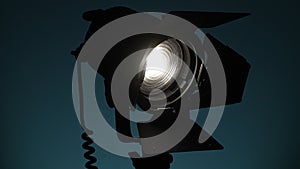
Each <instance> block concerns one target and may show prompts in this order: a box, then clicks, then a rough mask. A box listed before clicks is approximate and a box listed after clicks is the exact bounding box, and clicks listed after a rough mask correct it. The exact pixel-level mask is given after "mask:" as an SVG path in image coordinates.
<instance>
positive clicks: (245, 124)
mask: <svg viewBox="0 0 300 169" xmlns="http://www.w3.org/2000/svg"><path fill="white" fill-rule="evenodd" d="M0 4H1V5H0V8H1V10H0V14H1V15H0V17H1V26H0V30H1V31H0V35H1V36H0V37H1V39H0V40H1V41H0V43H1V47H0V51H1V66H0V73H1V83H0V87H1V88H0V91H1V97H0V99H1V106H0V110H1V111H0V113H1V115H0V131H1V139H0V157H1V158H0V168H1V169H82V168H84V163H85V160H84V158H83V153H84V150H82V148H81V143H82V140H81V138H80V135H81V132H82V130H81V127H80V125H79V123H78V120H77V118H76V115H75V112H74V109H73V103H72V92H71V83H72V81H71V80H72V73H73V67H74V63H75V59H74V58H73V57H72V56H71V55H70V54H69V52H70V51H71V50H73V49H74V48H76V47H77V46H78V45H79V44H80V42H81V41H82V40H83V37H84V34H85V31H86V29H87V27H88V22H85V21H83V20H82V19H81V14H82V13H83V12H84V11H87V10H91V9H97V8H102V9H106V8H109V7H112V6H116V5H118V6H119V5H124V6H127V7H130V8H133V9H136V10H139V11H161V12H168V11H170V10H197V11H200V10H203V11H219V12H220V11H224V12H250V13H251V14H252V15H251V16H248V17H246V18H244V19H241V20H238V21H235V22H231V23H228V24H224V25H222V26H219V27H216V28H214V29H206V30H204V31H205V32H209V33H211V34H212V35H214V36H215V37H216V38H218V39H219V40H221V41H222V42H223V43H225V44H227V45H229V46H230V47H232V48H233V49H234V50H236V51H237V52H239V53H240V54H241V55H243V56H244V57H245V58H246V59H247V60H248V61H249V62H250V63H251V65H252V68H251V71H250V74H249V78H248V82H247V86H246V89H245V93H244V100H243V102H242V103H241V104H237V105H233V106H229V107H227V108H226V110H225V114H224V116H223V119H222V121H221V123H220V125H219V127H218V128H217V130H216V132H215V133H214V137H215V138H217V140H219V141H220V142H221V143H222V144H223V145H224V146H225V149H224V150H222V151H211V152H190V153H181V154H176V155H174V162H173V163H172V169H182V168H185V169H196V168H203V169H242V168H243V169H283V168H285V169H298V168H300V162H299V157H300V153H299V151H300V138H299V124H298V123H297V122H298V121H299V117H300V115H299V113H300V112H299V109H298V108H299V94H300V92H299V86H300V84H299V74H298V73H299V70H298V68H299V61H300V59H299V52H298V50H299V41H298V38H299V32H298V31H299V28H300V24H299V18H298V16H299V14H298V10H299V5H300V4H298V3H297V1H296V0H295V1H291V0H286V1H271V0H269V1H261V0H247V1H245V0H243V1H236V0H227V1H225V0H219V1H216V0H206V1H204V0H203V1H201V0H198V1H196V0H180V1H179V0H173V1H162V0H151V1H146V0H72V1H71V0H70V1H66V0H60V1H54V0H23V1H17V0H10V1H1V3H0ZM96 155H97V157H98V163H97V164H98V166H99V167H100V169H111V168H133V167H132V165H131V161H130V160H129V159H126V158H123V157H118V156H115V155H112V154H110V153H108V152H106V151H104V150H102V149H101V148H99V147H97V153H96ZM297 160H298V161H297Z"/></svg>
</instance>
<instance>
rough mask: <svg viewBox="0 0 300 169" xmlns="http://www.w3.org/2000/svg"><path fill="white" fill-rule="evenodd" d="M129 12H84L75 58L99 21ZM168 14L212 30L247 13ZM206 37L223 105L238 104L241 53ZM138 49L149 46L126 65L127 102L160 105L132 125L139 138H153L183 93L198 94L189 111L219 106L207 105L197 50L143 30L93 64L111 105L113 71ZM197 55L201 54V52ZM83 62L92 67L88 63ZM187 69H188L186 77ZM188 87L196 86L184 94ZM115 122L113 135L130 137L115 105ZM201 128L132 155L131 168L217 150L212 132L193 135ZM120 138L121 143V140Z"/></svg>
mask: <svg viewBox="0 0 300 169" xmlns="http://www.w3.org/2000/svg"><path fill="white" fill-rule="evenodd" d="M135 13H137V11H135V10H132V9H129V8H125V7H115V8H111V9H108V10H105V11H104V10H94V11H88V12H86V13H84V15H83V18H84V19H85V20H87V21H91V25H90V28H89V30H88V31H87V34H86V38H85V41H84V42H83V43H82V44H81V45H80V46H79V47H78V48H77V49H76V50H74V51H73V52H72V54H73V55H74V56H75V57H76V58H77V57H78V55H79V53H80V51H81V50H82V47H83V46H84V45H85V43H86V41H87V40H88V39H89V38H90V37H91V36H92V35H93V33H95V32H96V31H97V30H98V29H100V28H101V27H103V26H104V25H105V24H107V23H109V22H111V21H113V20H115V19H118V18H120V17H123V16H128V15H130V14H135ZM169 14H172V15H175V16H177V17H180V18H183V19H186V20H187V21H189V22H191V23H193V24H194V25H196V26H197V27H198V28H213V27H215V26H218V25H221V24H223V23H227V22H230V21H233V20H236V19H239V18H242V17H244V16H246V15H248V14H244V13H222V12H194V11H192V12H189V11H171V12H169ZM206 36H207V38H208V39H209V41H210V42H211V44H212V45H213V46H214V48H215V50H216V52H217V53H218V55H219V58H220V60H221V62H222V64H223V68H224V73H225V76H226V89H227V95H226V101H225V105H229V104H235V103H239V102H241V100H242V97H243V91H244V87H245V84H246V81H247V76H248V72H249V69H250V64H249V63H248V62H247V61H246V59H244V58H243V57H242V56H241V55H239V54H238V53H237V52H235V51H234V50H232V49H231V48H230V47H228V46H226V45H224V44H222V43H221V42H220V41H219V40H217V39H216V38H214V37H213V36H212V35H210V34H206ZM142 49H151V50H147V52H146V53H144V55H143V56H142V57H141V59H140V60H136V61H133V62H132V63H130V64H131V65H129V66H128V69H131V68H132V67H136V66H137V67H139V69H140V73H138V74H137V75H136V76H135V78H134V79H133V80H132V82H131V84H130V89H129V97H130V101H131V103H132V105H134V106H136V107H139V108H141V109H142V110H148V108H149V107H150V106H151V105H150V101H152V103H151V104H153V103H154V104H156V105H155V107H156V108H157V109H163V113H162V115H161V116H160V117H159V118H157V119H155V120H154V121H151V122H149V123H137V128H138V134H139V136H140V137H142V138H148V137H153V136H156V135H158V134H160V133H163V132H164V131H166V130H167V129H168V128H170V126H172V124H173V123H174V121H175V120H176V119H177V117H178V116H179V109H180V106H181V105H180V100H181V98H182V97H183V96H184V95H187V94H186V93H188V94H189V96H188V97H189V99H190V100H197V99H194V98H193V97H194V96H197V97H200V100H201V102H200V103H199V105H198V106H197V107H190V108H189V109H190V110H198V109H200V108H208V107H213V106H220V105H221V106H222V105H224V103H222V102H216V103H215V104H214V105H212V104H211V99H212V84H211V82H210V77H209V73H208V68H207V67H206V66H205V60H201V59H200V58H199V57H198V55H200V53H197V52H196V51H195V50H194V49H193V48H191V47H189V46H188V45H187V44H185V42H183V41H182V40H180V39H174V38H173V37H169V36H166V35H161V34H155V33H145V34H137V35H133V36H130V37H128V38H125V39H123V40H121V41H120V42H118V43H117V44H115V45H114V46H113V47H112V48H111V49H110V50H109V52H107V53H106V55H105V57H104V59H103V60H102V62H101V64H100V66H99V67H93V69H95V70H97V72H98V73H99V74H100V75H101V76H103V78H104V79H105V80H104V84H105V97H106V102H107V104H108V105H109V106H110V107H111V108H115V105H114V101H113V98H112V93H111V90H112V89H111V84H112V79H113V76H114V72H115V71H116V69H117V68H118V66H119V65H120V63H122V61H124V60H125V58H126V57H128V56H129V55H131V54H132V53H135V52H136V51H139V50H142ZM201 54H204V52H203V53H201ZM89 64H90V65H93V63H89ZM189 72H191V73H192V77H191V76H190V74H189ZM191 79H193V80H195V81H196V85H195V86H192V85H191V84H192V80H191ZM120 85H122V84H120ZM194 88H197V89H198V90H197V91H195V92H194V91H192V92H190V91H191V90H194ZM157 89H158V90H157ZM161 91H162V92H163V94H164V96H165V97H166V98H167V103H166V105H163V104H161V102H160V101H161V99H162V97H161V93H162V92H161ZM188 91H189V92H188ZM191 93H193V94H191ZM150 95H151V100H150V97H149V96H150ZM195 98H196V97H195ZM126 108H127V107H126ZM129 111H130V110H129V109H128V112H129ZM150 111H151V110H150ZM154 111H155V110H154ZM115 123H116V130H117V131H118V132H119V133H121V134H124V135H126V136H128V137H132V133H131V122H130V121H129V120H128V119H126V118H125V117H124V116H123V115H121V113H120V112H119V111H118V110H117V109H116V108H115ZM201 131H202V128H201V127H200V126H199V125H198V124H197V123H195V124H194V125H193V127H192V128H191V130H190V132H189V133H188V134H187V135H186V136H185V137H184V138H183V139H182V141H180V142H179V143H178V144H177V145H176V146H174V147H173V148H171V149H170V150H168V151H167V152H165V153H163V154H160V155H158V156H154V157H150V158H146V159H134V158H132V160H133V165H134V166H135V167H136V168H137V169H139V168H168V167H169V164H170V163H171V162H172V156H171V155H170V154H169V153H173V152H187V151H203V150H220V149H223V146H222V145H221V144H220V143H219V142H218V141H217V140H215V139H214V138H213V137H212V136H209V138H208V139H207V140H206V141H205V142H203V143H200V142H199V141H198V138H199V135H200V133H201ZM85 138H86V137H85ZM170 139H172V138H170ZM120 140H121V141H122V139H121V138H120ZM170 159H171V160H170ZM145 166H147V167H145Z"/></svg>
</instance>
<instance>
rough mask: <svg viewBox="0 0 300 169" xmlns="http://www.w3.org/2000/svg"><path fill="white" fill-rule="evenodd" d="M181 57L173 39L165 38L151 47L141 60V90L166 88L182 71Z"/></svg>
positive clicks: (178, 47) (180, 51)
mask: <svg viewBox="0 0 300 169" xmlns="http://www.w3.org/2000/svg"><path fill="white" fill-rule="evenodd" d="M182 58H183V51H182V48H181V46H180V44H179V42H177V41H176V40H175V39H172V38H170V39H167V40H165V41H163V42H161V43H160V44H158V45H157V46H156V47H155V48H153V49H152V50H151V51H150V53H149V54H148V55H147V56H145V62H143V64H144V65H143V66H142V67H143V69H144V70H145V74H144V81H143V84H142V86H141V90H142V92H143V93H145V94H149V93H150V92H151V91H152V90H153V89H160V90H165V89H167V88H168V86H170V85H171V84H172V83H173V82H174V80H175V79H176V77H177V76H178V74H179V73H180V72H181V71H182V70H181V68H182Z"/></svg>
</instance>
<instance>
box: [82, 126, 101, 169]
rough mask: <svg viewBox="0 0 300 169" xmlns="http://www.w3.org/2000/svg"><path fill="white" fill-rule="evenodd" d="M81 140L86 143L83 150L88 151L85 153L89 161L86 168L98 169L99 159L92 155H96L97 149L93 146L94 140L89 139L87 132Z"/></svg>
mask: <svg viewBox="0 0 300 169" xmlns="http://www.w3.org/2000/svg"><path fill="white" fill-rule="evenodd" d="M81 138H82V139H83V140H84V141H85V142H84V143H83V144H82V148H83V149H85V150H87V151H86V152H85V153H84V158H85V159H87V160H88V161H87V162H86V163H85V168H87V169H98V167H97V166H95V163H96V162H97V158H96V157H94V156H93V155H92V154H93V153H95V148H94V147H92V146H91V145H92V144H93V143H94V142H93V140H92V139H91V138H89V136H88V135H87V134H86V133H85V132H84V133H82V135H81Z"/></svg>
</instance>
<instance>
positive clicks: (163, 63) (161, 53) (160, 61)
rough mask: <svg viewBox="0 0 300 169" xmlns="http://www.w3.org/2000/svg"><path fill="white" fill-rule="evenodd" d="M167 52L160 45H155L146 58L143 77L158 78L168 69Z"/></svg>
mask: <svg viewBox="0 0 300 169" xmlns="http://www.w3.org/2000/svg"><path fill="white" fill-rule="evenodd" d="M169 57H170V56H168V53H166V52H165V49H164V48H163V47H161V46H157V47H155V48H154V49H153V50H152V51H151V52H150V54H149V55H148V56H147V58H146V70H145V79H152V80H155V79H160V78H161V77H162V76H164V75H166V74H167V73H168V71H169V70H170V66H171V65H170V60H169Z"/></svg>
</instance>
